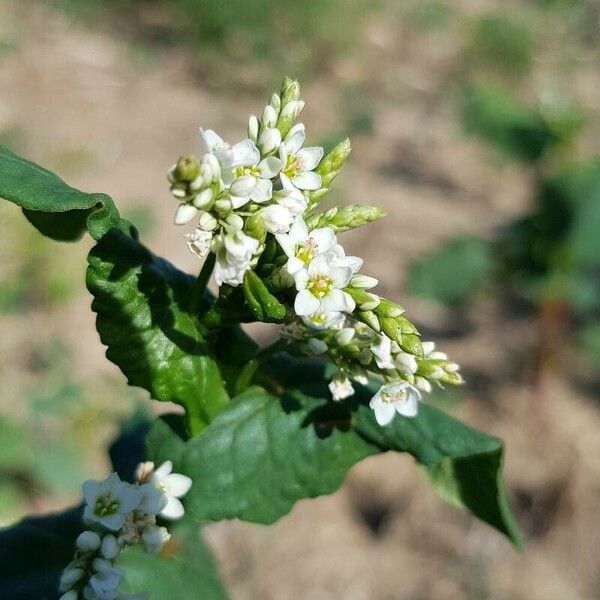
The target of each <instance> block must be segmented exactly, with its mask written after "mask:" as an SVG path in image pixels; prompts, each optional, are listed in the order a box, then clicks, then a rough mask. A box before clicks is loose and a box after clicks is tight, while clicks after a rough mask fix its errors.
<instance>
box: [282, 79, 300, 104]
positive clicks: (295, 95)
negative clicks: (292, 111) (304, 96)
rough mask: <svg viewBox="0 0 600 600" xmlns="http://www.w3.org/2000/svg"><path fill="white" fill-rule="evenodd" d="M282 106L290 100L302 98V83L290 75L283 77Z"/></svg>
mask: <svg viewBox="0 0 600 600" xmlns="http://www.w3.org/2000/svg"><path fill="white" fill-rule="evenodd" d="M280 96H281V106H285V105H286V104H289V103H290V102H294V101H295V100H299V99H300V84H299V83H298V82H297V81H295V80H294V79H291V78H290V77H287V76H286V77H285V78H284V79H283V83H282V84H281V94H280Z"/></svg>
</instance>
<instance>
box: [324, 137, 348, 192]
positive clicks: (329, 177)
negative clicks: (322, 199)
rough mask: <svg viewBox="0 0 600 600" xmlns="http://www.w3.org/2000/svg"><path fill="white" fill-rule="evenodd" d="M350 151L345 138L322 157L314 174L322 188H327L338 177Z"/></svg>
mask: <svg viewBox="0 0 600 600" xmlns="http://www.w3.org/2000/svg"><path fill="white" fill-rule="evenodd" d="M351 150H352V147H351V146H350V140H349V139H348V138H346V139H345V140H344V141H342V142H340V143H339V144H338V145H337V146H336V147H335V148H334V149H333V150H332V151H331V152H329V153H327V154H326V155H325V156H324V157H323V159H322V160H321V162H320V163H319V166H318V167H317V168H316V172H317V173H318V174H319V175H320V176H321V185H322V186H323V187H329V185H330V184H331V182H332V181H333V180H334V179H335V178H336V177H337V176H338V175H339V173H340V171H341V169H342V166H343V165H344V163H345V162H346V159H347V158H348V157H349V156H350V152H351Z"/></svg>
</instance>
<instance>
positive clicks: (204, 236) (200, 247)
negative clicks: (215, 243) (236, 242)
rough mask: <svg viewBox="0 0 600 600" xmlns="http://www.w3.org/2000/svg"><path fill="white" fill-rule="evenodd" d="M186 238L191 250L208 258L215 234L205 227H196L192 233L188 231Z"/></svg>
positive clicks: (201, 256)
mask: <svg viewBox="0 0 600 600" xmlns="http://www.w3.org/2000/svg"><path fill="white" fill-rule="evenodd" d="M184 237H185V239H186V241H187V246H188V249H189V250H190V252H193V253H194V254H197V255H198V256H199V257H200V258H206V257H207V256H208V253H209V252H210V246H211V242H212V237H213V234H212V233H211V232H210V231H205V230H204V229H200V228H198V229H195V230H194V231H193V232H192V233H186V234H185V236H184Z"/></svg>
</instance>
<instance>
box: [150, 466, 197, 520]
mask: <svg viewBox="0 0 600 600" xmlns="http://www.w3.org/2000/svg"><path fill="white" fill-rule="evenodd" d="M172 471H173V463H172V462H171V461H170V460H167V461H165V462H164V463H163V464H162V465H160V467H158V469H156V471H154V473H152V478H151V481H152V484H153V485H155V486H156V487H157V488H158V489H159V490H161V491H162V492H164V493H165V494H166V496H167V504H166V506H165V507H164V508H163V509H162V511H161V512H160V516H161V517H163V518H165V519H179V518H180V517H182V516H183V513H184V509H183V504H181V501H180V500H179V498H181V497H182V496H185V495H186V494H187V493H188V491H189V489H190V488H191V487H192V480H191V479H190V478H189V477H188V476H187V475H181V474H179V473H172Z"/></svg>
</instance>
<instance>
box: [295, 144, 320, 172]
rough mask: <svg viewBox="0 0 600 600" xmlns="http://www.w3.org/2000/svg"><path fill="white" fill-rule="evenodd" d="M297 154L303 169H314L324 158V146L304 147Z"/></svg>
mask: <svg viewBox="0 0 600 600" xmlns="http://www.w3.org/2000/svg"><path fill="white" fill-rule="evenodd" d="M297 156H298V160H299V161H300V163H301V164H302V170H303V171H312V170H313V169H314V168H315V167H316V166H317V165H318V164H319V163H320V162H321V159H322V158H323V148H320V147H318V146H314V147H313V148H302V150H300V151H299V152H298V155H297Z"/></svg>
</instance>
